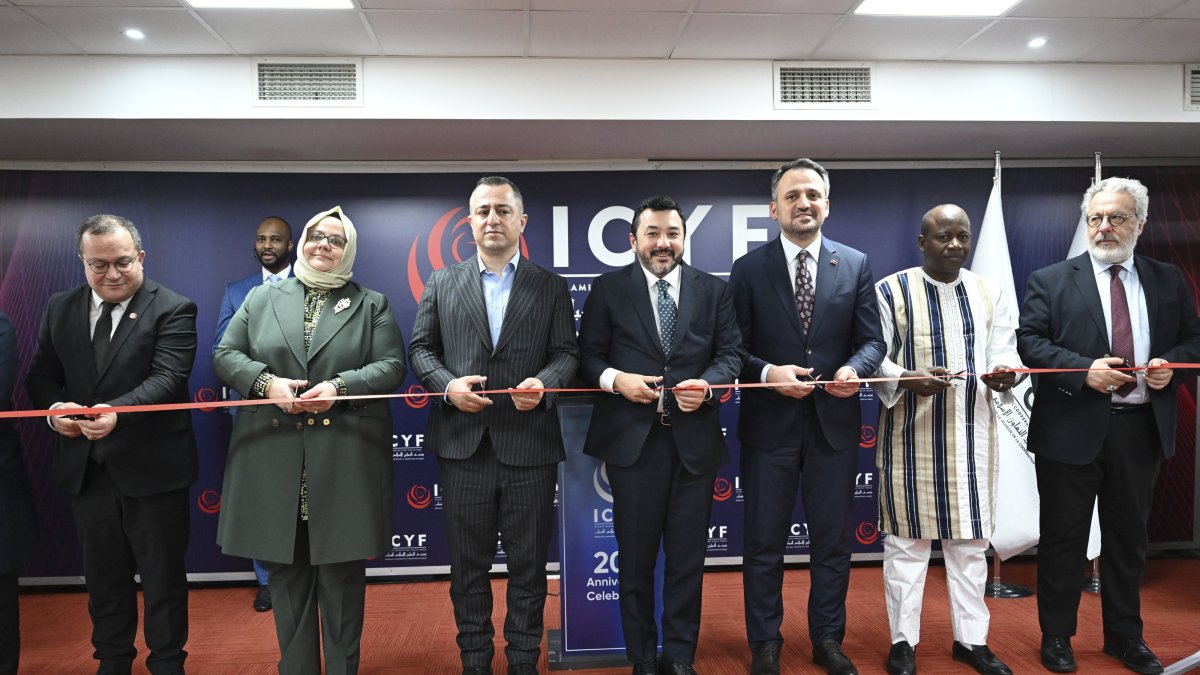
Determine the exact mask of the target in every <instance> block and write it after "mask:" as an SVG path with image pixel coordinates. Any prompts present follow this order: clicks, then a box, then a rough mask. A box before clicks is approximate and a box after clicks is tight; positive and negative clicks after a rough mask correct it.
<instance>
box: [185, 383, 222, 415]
mask: <svg viewBox="0 0 1200 675" xmlns="http://www.w3.org/2000/svg"><path fill="white" fill-rule="evenodd" d="M192 400H193V401H195V402H196V403H216V402H217V401H220V400H221V397H220V396H217V390H216V389H213V388H212V387H200V388H199V389H197V390H196V395H195V396H192ZM217 407H218V406H213V407H211V408H199V410H201V411H203V412H212V411H214V410H216V409H217Z"/></svg>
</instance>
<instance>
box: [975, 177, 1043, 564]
mask: <svg viewBox="0 0 1200 675" xmlns="http://www.w3.org/2000/svg"><path fill="white" fill-rule="evenodd" d="M971 271H972V272H974V273H976V274H978V275H979V276H982V277H986V278H988V279H991V280H992V281H994V282H995V283H996V284H998V285H999V286H1000V292H1001V293H1002V294H1004V295H1006V296H1007V297H1008V298H1009V300H1010V302H1009V303H1008V304H1009V307H1010V308H1012V311H1013V313H1014V314H1015V312H1016V306H1017V293H1016V286H1015V285H1014V284H1013V272H1012V260H1011V258H1009V255H1008V237H1007V236H1006V234H1005V231H1004V211H1003V209H1002V208H1001V203H1000V181H999V180H997V181H995V183H994V184H993V185H992V195H991V197H989V198H988V205H987V210H986V211H984V214H983V224H982V225H981V226H980V228H979V239H978V240H977V241H976V242H975V257H974V259H973V260H972V265H971ZM1010 318H1011V323H1012V325H1014V326H1015V325H1017V317H1016V316H1012V317H1010ZM1007 365H1011V367H1014V368H1015V367H1017V366H1019V365H1020V364H1016V363H1014V364H1007ZM1029 394H1030V392H1029V378H1027V377H1026V378H1022V379H1020V380H1019V381H1018V382H1017V384H1016V386H1014V387H1013V388H1012V390H1010V391H1006V392H1002V393H997V392H992V407H993V409H994V410H995V413H996V434H997V436H996V442H997V450H998V451H999V456H1000V457H999V465H1000V468H999V472H998V473H997V474H996V528H995V531H994V532H993V533H992V541H991V543H992V548H994V549H996V554H997V555H999V556H1000V559H1001V560H1007V559H1009V558H1011V557H1012V556H1014V555H1016V554H1018V553H1021V552H1022V551H1025V550H1027V549H1029V548H1030V547H1032V546H1034V545H1035V544H1037V542H1038V536H1039V534H1040V532H1039V528H1038V510H1039V507H1040V501H1039V499H1038V490H1037V473H1036V471H1035V470H1034V464H1033V457H1032V456H1031V455H1030V454H1028V453H1027V452H1025V442H1026V439H1027V438H1028V437H1029V407H1028V404H1029V402H1030V401H1031V398H1030V396H1029Z"/></svg>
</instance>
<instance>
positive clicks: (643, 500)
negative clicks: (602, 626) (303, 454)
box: [607, 423, 716, 663]
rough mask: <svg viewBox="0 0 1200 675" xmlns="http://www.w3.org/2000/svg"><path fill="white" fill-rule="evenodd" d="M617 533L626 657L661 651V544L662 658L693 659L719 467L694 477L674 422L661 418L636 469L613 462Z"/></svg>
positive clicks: (637, 659) (641, 657)
mask: <svg viewBox="0 0 1200 675" xmlns="http://www.w3.org/2000/svg"><path fill="white" fill-rule="evenodd" d="M607 471H608V482H609V485H611V486H612V493H613V532H614V533H615V534H616V537H617V550H618V551H619V554H620V556H619V557H620V563H619V564H620V567H619V569H618V572H617V581H618V584H619V589H620V593H621V599H620V607H621V627H622V629H623V631H624V634H625V655H626V657H627V658H628V659H629V661H630V662H633V663H637V662H640V661H648V660H651V659H653V658H654V656H655V654H656V652H657V651H658V626H657V625H656V624H655V622H654V605H655V593H654V568H655V565H656V563H657V561H658V551H659V548H660V545H661V548H662V550H663V554H664V561H663V588H662V608H663V612H662V645H663V648H662V655H663V658H664V659H667V660H669V661H677V662H680V663H692V662H693V660H694V659H695V655H696V642H697V640H698V638H699V636H700V607H701V597H702V594H703V593H702V592H703V589H704V555H705V552H706V551H707V548H708V521H709V516H710V515H711V513H712V492H713V480H714V479H715V478H716V472H715V471H714V472H710V473H703V474H693V473H689V472H688V471H687V469H685V468H684V467H683V464H682V463H681V462H680V459H679V450H678V449H677V448H676V446H675V438H674V436H673V435H672V434H671V429H670V428H669V427H666V426H663V425H661V424H658V423H655V424H654V426H653V428H652V429H651V430H650V435H649V436H648V437H647V438H646V443H645V445H644V446H643V447H642V454H641V455H639V456H638V459H637V461H636V462H634V463H633V464H632V465H631V466H627V467H618V466H612V465H609V466H608V467H607Z"/></svg>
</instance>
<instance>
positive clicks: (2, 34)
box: [0, 7, 83, 55]
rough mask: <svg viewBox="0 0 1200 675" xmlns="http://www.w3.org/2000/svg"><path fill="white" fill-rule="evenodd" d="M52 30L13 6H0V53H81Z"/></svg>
mask: <svg viewBox="0 0 1200 675" xmlns="http://www.w3.org/2000/svg"><path fill="white" fill-rule="evenodd" d="M82 53H83V51H82V50H80V49H79V47H76V46H75V45H73V44H71V43H70V42H67V41H66V40H64V39H62V38H61V37H59V36H58V35H55V34H54V31H52V30H49V29H48V28H46V27H45V26H43V25H41V24H40V23H38V22H37V21H34V20H33V18H32V17H30V16H29V15H28V14H26V13H25V12H23V11H21V10H19V9H16V8H14V7H0V54H39V55H41V54H82Z"/></svg>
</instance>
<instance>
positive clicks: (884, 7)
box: [854, 0, 1021, 16]
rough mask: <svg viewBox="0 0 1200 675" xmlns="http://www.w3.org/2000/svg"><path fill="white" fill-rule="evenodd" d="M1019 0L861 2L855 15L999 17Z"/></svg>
mask: <svg viewBox="0 0 1200 675" xmlns="http://www.w3.org/2000/svg"><path fill="white" fill-rule="evenodd" d="M1020 1H1021V0H972V1H971V2H964V1H963V0H863V1H862V2H861V3H859V5H858V7H857V8H856V9H855V10H854V13H855V14H886V15H892V16H1000V15H1001V14H1003V13H1004V12H1006V11H1008V9H1009V8H1010V7H1012V6H1013V5H1015V4H1017V3H1018V2H1020Z"/></svg>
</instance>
